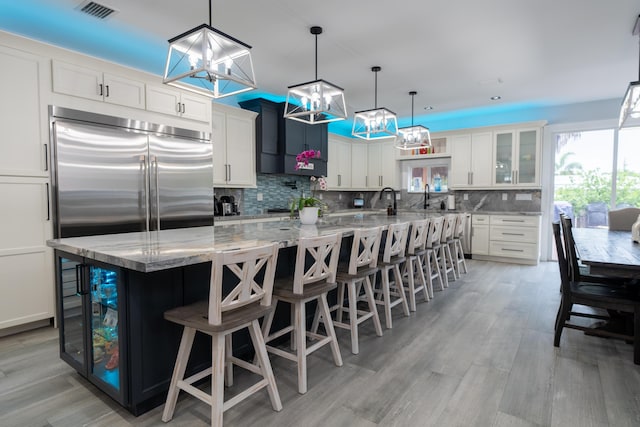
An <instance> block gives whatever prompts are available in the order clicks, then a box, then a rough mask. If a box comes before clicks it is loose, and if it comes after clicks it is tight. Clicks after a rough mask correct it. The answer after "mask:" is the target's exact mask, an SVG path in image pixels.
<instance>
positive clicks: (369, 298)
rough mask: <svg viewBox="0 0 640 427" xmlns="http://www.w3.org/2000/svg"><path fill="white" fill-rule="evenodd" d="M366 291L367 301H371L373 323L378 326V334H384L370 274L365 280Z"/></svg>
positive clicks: (370, 309) (370, 308)
mask: <svg viewBox="0 0 640 427" xmlns="http://www.w3.org/2000/svg"><path fill="white" fill-rule="evenodd" d="M364 292H365V294H366V296H367V302H368V303H369V311H370V312H371V313H373V325H374V327H375V328H376V335H377V336H379V337H381V336H382V325H380V316H378V309H377V308H376V301H375V300H374V298H373V287H372V285H371V280H370V279H369V276H367V277H366V279H365V280H364Z"/></svg>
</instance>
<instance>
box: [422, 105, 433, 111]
mask: <svg viewBox="0 0 640 427" xmlns="http://www.w3.org/2000/svg"><path fill="white" fill-rule="evenodd" d="M424 109H425V110H433V107H432V106H431V105H429V106H428V107H424Z"/></svg>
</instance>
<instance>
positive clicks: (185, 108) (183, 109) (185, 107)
mask: <svg viewBox="0 0 640 427" xmlns="http://www.w3.org/2000/svg"><path fill="white" fill-rule="evenodd" d="M186 112H187V106H186V105H185V104H184V102H183V103H182V113H183V114H184V113H186Z"/></svg>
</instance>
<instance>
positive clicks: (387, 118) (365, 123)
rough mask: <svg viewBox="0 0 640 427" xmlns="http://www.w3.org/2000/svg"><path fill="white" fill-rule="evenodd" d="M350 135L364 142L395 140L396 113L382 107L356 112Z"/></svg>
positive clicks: (396, 133) (396, 134)
mask: <svg viewBox="0 0 640 427" xmlns="http://www.w3.org/2000/svg"><path fill="white" fill-rule="evenodd" d="M351 134H352V135H353V136H355V137H356V138H362V139H366V140H376V139H385V138H396V137H397V136H398V118H397V116H396V113H394V112H393V111H391V110H387V109H386V108H384V107H382V108H374V109H372V110H366V111H358V112H356V113H355V114H354V116H353V129H352V131H351Z"/></svg>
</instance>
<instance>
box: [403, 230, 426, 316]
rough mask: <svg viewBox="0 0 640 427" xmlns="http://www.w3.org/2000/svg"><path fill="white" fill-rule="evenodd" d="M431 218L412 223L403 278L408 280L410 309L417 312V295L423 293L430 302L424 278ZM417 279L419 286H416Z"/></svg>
mask: <svg viewBox="0 0 640 427" xmlns="http://www.w3.org/2000/svg"><path fill="white" fill-rule="evenodd" d="M429 223H430V220H429V218H425V219H420V220H416V221H413V222H411V232H410V235H409V238H408V246H407V261H406V262H405V264H404V271H403V277H406V278H407V292H408V294H409V309H410V310H411V311H416V294H417V293H419V292H420V291H422V293H423V297H424V300H425V301H429V291H428V287H427V281H426V279H425V276H424V263H423V261H424V257H425V255H426V252H427V249H426V246H427V234H428V232H429ZM416 277H417V278H418V280H419V284H418V285H417V286H416V283H415V282H416Z"/></svg>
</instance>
